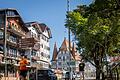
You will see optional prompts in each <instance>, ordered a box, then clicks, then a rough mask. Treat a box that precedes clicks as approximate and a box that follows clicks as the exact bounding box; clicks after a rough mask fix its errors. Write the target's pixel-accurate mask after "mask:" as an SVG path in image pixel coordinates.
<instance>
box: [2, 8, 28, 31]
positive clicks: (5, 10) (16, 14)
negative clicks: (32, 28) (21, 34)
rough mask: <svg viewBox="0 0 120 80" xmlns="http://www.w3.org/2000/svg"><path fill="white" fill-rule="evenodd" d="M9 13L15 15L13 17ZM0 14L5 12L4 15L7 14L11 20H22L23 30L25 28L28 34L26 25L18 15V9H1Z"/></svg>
mask: <svg viewBox="0 0 120 80" xmlns="http://www.w3.org/2000/svg"><path fill="white" fill-rule="evenodd" d="M7 11H13V12H15V13H14V14H13V15H10V14H7ZM0 12H4V14H5V13H6V16H7V17H9V18H18V19H19V20H20V23H21V24H22V25H21V28H23V29H24V30H25V31H27V32H28V31H29V30H28V28H26V27H25V23H24V21H23V20H22V18H21V16H20V14H19V13H18V11H17V10H16V9H14V8H5V9H0Z"/></svg>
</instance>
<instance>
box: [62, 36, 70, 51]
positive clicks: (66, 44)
mask: <svg viewBox="0 0 120 80" xmlns="http://www.w3.org/2000/svg"><path fill="white" fill-rule="evenodd" d="M71 46H72V43H71V42H70V49H71V48H72V47H71ZM60 51H69V41H68V40H67V39H66V38H64V41H63V43H62V45H61V47H60Z"/></svg>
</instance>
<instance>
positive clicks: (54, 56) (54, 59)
mask: <svg viewBox="0 0 120 80" xmlns="http://www.w3.org/2000/svg"><path fill="white" fill-rule="evenodd" d="M57 55H58V52H57V45H56V42H55V44H54V50H53V56H52V61H56V58H57Z"/></svg>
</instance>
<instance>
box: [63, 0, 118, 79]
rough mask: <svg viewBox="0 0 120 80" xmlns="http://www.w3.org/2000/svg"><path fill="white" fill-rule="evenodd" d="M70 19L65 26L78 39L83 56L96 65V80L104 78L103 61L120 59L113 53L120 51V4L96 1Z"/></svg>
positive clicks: (68, 16) (73, 12) (74, 13)
mask: <svg viewBox="0 0 120 80" xmlns="http://www.w3.org/2000/svg"><path fill="white" fill-rule="evenodd" d="M67 18H68V19H67V21H66V24H65V26H67V27H69V28H70V30H71V32H72V33H74V34H75V35H76V40H77V41H78V43H77V45H78V48H79V49H80V50H81V49H82V52H83V54H82V55H83V56H84V57H87V60H93V61H94V63H93V64H94V66H95V67H96V79H97V80H100V74H102V75H103V78H104V72H103V66H104V65H107V63H106V60H104V59H105V58H106V57H107V55H109V56H114V55H118V54H115V53H114V50H116V49H120V32H119V31H120V7H119V0H95V1H94V2H93V3H92V4H90V5H89V6H86V5H83V6H78V8H77V9H75V10H74V11H71V12H69V13H68V15H67ZM91 63H92V62H91Z"/></svg>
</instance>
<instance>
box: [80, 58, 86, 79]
mask: <svg viewBox="0 0 120 80" xmlns="http://www.w3.org/2000/svg"><path fill="white" fill-rule="evenodd" d="M84 68H85V63H84V62H83V60H82V61H81V62H80V64H79V72H80V80H81V79H83V80H84ZM81 74H82V78H81Z"/></svg>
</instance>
